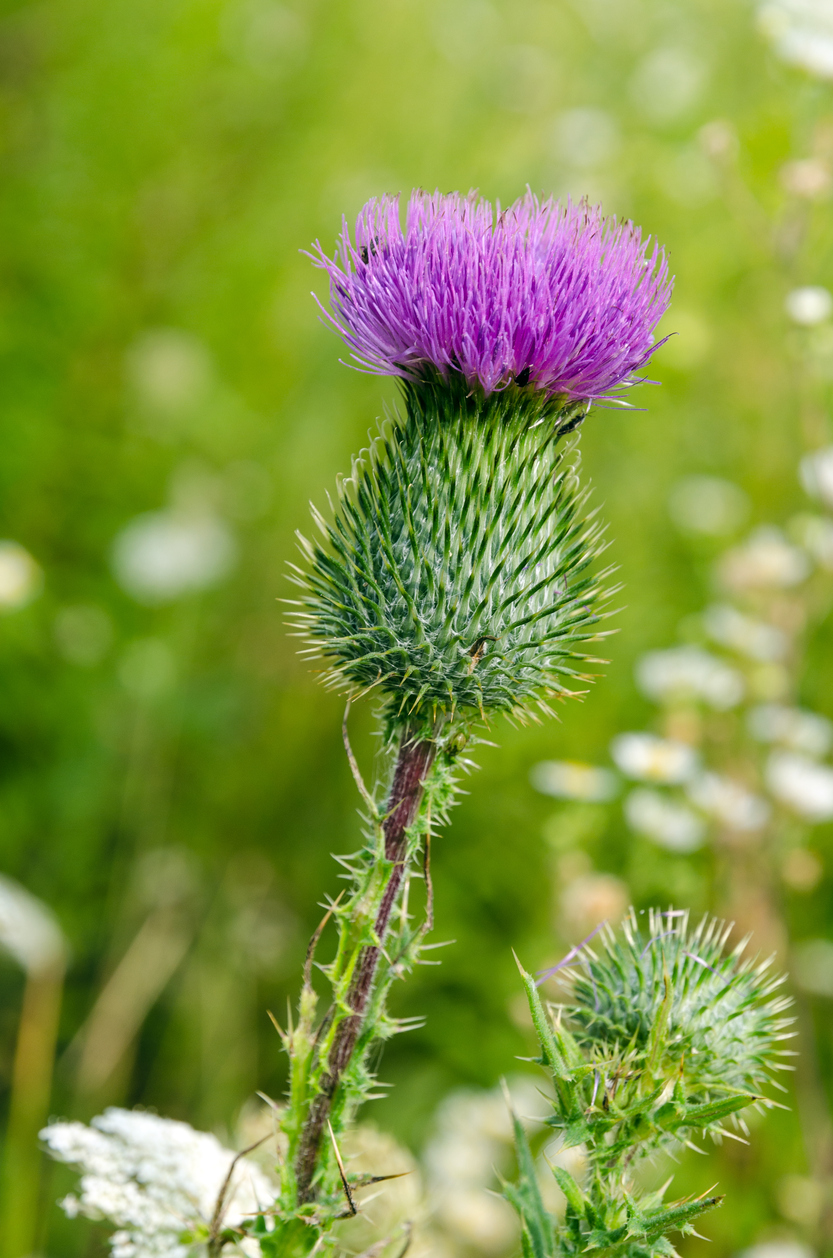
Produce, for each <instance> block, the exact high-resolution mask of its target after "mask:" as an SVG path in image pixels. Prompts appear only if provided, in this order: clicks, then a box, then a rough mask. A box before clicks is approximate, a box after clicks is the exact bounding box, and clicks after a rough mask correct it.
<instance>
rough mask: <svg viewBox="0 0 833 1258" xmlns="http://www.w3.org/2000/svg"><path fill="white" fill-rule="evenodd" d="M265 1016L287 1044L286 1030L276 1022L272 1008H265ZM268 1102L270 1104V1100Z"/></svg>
mask: <svg viewBox="0 0 833 1258" xmlns="http://www.w3.org/2000/svg"><path fill="white" fill-rule="evenodd" d="M266 1016H267V1017H268V1018H269V1020H270V1022H271V1023H272V1026H273V1027H274V1028H275V1030H276V1031H277V1033H278V1035H279V1036H280V1037H281V1042H282V1043H283V1044H284V1045H287V1044H288V1043H289V1036H288V1035H287V1033H286V1031H284V1029H283V1027H282V1026H281V1024H280V1023H279V1022H278V1019H277V1018H276V1017H275V1015H274V1014H273V1013H272V1010H271V1009H267V1010H266ZM258 1096H260V1093H259V1092H258ZM264 1099H265V1098H264ZM270 1104H271V1102H270Z"/></svg>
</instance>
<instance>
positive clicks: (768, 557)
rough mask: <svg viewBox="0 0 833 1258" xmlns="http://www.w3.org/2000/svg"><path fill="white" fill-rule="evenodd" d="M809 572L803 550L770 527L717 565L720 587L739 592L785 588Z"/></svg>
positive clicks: (736, 547)
mask: <svg viewBox="0 0 833 1258" xmlns="http://www.w3.org/2000/svg"><path fill="white" fill-rule="evenodd" d="M809 572H810V560H809V558H808V557H807V555H806V554H805V553H804V551H803V550H800V549H799V547H798V546H793V545H791V543H790V542H788V541H787V539H786V538H785V537H784V534H783V533H782V532H781V530H780V529H777V528H774V527H772V526H770V525H765V526H763V527H762V528H759V529H756V531H755V532H754V533H753V534H752V535H751V537H749V538H747V540H746V541H745V542H744V543H743V544H742V545H741V546H735V547H733V548H732V549H731V550H729V551H727V552H726V554H725V555H724V556H723V559H722V560H721V562H720V565H719V574H720V578H721V580H722V581H723V583H724V585H726V586H727V587H728V588H729V589H730V590H737V591H739V592H743V591H747V590H758V589H785V588H789V587H790V586H793V585H798V584H799V583H800V582H801V581H803V580H804V579H805V578H806V577H807V576H808V575H809Z"/></svg>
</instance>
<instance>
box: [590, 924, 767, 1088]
mask: <svg viewBox="0 0 833 1258" xmlns="http://www.w3.org/2000/svg"><path fill="white" fill-rule="evenodd" d="M730 931H731V926H729V925H726V924H725V923H722V922H720V921H718V920H717V919H715V918H708V917H704V918H703V919H702V920H701V921H700V923H699V924H698V925H697V926H696V927H692V926H691V924H690V921H689V915H688V913H687V912H685V911H683V910H676V911H675V910H669V911H667V912H665V913H660V912H659V910H651V911H650V912H649V914H648V916H647V933H646V932H645V931H643V930H642V929H640V926H639V923H638V919H637V916H636V914H635V913H634V912H633V911H631V913H630V914H629V916H628V917H627V918H626V919H625V921H624V922H623V924H622V928H621V932H620V933H618V934H615V933H614V932H613V931H612V930H611V929H610V928H609V927H606V928H605V929H604V931H603V932H602V935H601V940H602V947H601V948H600V949H599V950H598V953H597V952H596V950H594V949H593V948H592V947H589V946H588V947H585V948H584V949H583V950H582V952H581V953H580V954H579V959H578V962H576V963H574V965H573V967H572V969H571V970H570V972H569V973H570V977H571V979H572V1001H571V1002H570V1004H569V1005H568V1006H567V1009H566V1012H567V1014H568V1016H569V1018H570V1021H571V1023H573V1024H574V1028H575V1035H576V1038H577V1040H578V1042H579V1044H581V1045H582V1046H583V1047H591V1046H593V1047H595V1048H597V1050H598V1051H599V1052H602V1053H604V1052H606V1051H614V1052H624V1051H625V1050H626V1049H627V1048H631V1049H632V1050H633V1051H636V1052H639V1051H641V1050H644V1049H645V1047H646V1045H648V1044H649V1042H650V1041H651V1037H652V1036H654V1037H655V1036H656V1034H657V1027H658V1026H660V1025H661V1026H662V1045H661V1052H662V1054H663V1061H662V1062H660V1061H657V1063H656V1065H657V1069H659V1068H662V1069H665V1070H668V1071H676V1072H677V1073H679V1075H680V1077H681V1079H682V1080H683V1081H684V1084H685V1087H686V1089H687V1091H688V1092H689V1094H691V1093H693V1092H694V1091H697V1092H701V1091H702V1092H707V1091H708V1090H709V1089H712V1088H715V1087H725V1086H729V1087H734V1088H739V1089H743V1090H745V1091H747V1092H759V1091H760V1090H761V1089H762V1088H763V1087H764V1086H765V1085H766V1084H767V1083H771V1082H772V1071H773V1069H774V1068H777V1065H775V1064H774V1057H775V1055H776V1049H777V1046H778V1041H780V1040H782V1039H784V1038H788V1037H789V1036H790V1035H791V1033H790V1032H789V1030H788V1028H789V1026H790V1021H791V1020H790V1019H785V1018H784V1017H783V1014H784V1011H785V1010H786V1009H787V1008H788V1007H789V1004H790V1001H789V998H788V997H786V996H784V995H783V994H782V993H780V992H779V989H780V988H781V986H782V985H783V983H784V981H785V980H784V976H783V975H779V974H772V973H771V972H770V971H771V965H772V960H773V958H772V957H769V958H768V959H766V960H763V961H757V960H754V959H751V958H750V959H746V960H744V959H743V956H742V954H743V952H744V950H745V947H746V945H747V942H748V941H747V940H742V941H741V942H740V943H739V944H738V945H737V946H736V947H735V948H734V949H733V950H732V951H731V952H729V953H725V952H724V949H725V945H726V941H727V939H728V938H729V934H730ZM657 1051H659V1049H658V1050H657ZM776 1086H777V1085H776Z"/></svg>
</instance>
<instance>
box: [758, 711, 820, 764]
mask: <svg viewBox="0 0 833 1258" xmlns="http://www.w3.org/2000/svg"><path fill="white" fill-rule="evenodd" d="M746 720H747V725H748V728H749V732H750V734H751V735H752V737H753V738H756V739H757V740H758V742H760V743H780V744H781V745H782V746H783V747H789V749H790V750H791V751H803V752H804V753H805V755H808V756H825V755H827V753H828V751H829V750H830V748H831V747H833V722H831V721H828V720H827V718H826V717H824V716H819V715H818V713H817V712H807V711H806V710H805V709H804V708H788V707H785V706H784V705H783V704H780V703H761V704H758V705H757V707H754V708H751V709H750V710H749V713H748V715H747V718H746Z"/></svg>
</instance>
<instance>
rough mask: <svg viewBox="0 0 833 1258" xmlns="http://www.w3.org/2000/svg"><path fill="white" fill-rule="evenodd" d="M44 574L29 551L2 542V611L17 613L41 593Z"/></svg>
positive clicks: (0, 607) (0, 553)
mask: <svg viewBox="0 0 833 1258" xmlns="http://www.w3.org/2000/svg"><path fill="white" fill-rule="evenodd" d="M42 584H43V573H42V572H41V570H40V568H39V566H38V565H37V564H36V563H35V561H34V559H33V558H32V556H31V555H30V554H29V552H28V550H24V549H23V547H22V546H20V545H19V544H18V543H17V542H11V541H0V611H17V609H18V608H19V607H25V606H26V604H27V603H30V602H31V601H32V599H33V598H34V597H35V595H36V594H38V593H40V589H41V586H42Z"/></svg>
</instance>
